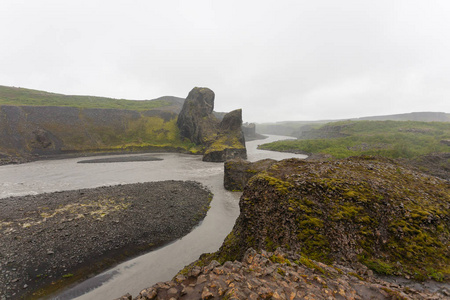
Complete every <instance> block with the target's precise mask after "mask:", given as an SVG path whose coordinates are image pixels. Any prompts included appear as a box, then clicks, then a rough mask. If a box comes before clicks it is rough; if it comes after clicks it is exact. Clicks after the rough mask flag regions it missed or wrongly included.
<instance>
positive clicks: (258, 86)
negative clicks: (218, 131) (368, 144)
mask: <svg viewBox="0 0 450 300" xmlns="http://www.w3.org/2000/svg"><path fill="white" fill-rule="evenodd" d="M0 85H7V86H16V87H25V88H33V89H39V90H45V91H49V92H56V93H63V94H74V95H95V96H106V97H113V98H125V99H134V100H141V99H154V98H157V97H160V96H164V95H172V96H179V97H186V96H187V94H188V93H189V91H190V90H191V89H192V88H193V87H195V86H202V87H209V88H211V89H212V90H213V91H214V92H215V94H216V101H215V110H217V111H230V110H233V109H236V108H242V109H243V114H244V121H251V122H268V121H282V120H317V119H341V118H350V117H362V116H370V115H384V114H395V113H405V112H413V111H443V112H447V113H449V112H450V1H448V0H442V1H439V0H433V1H425V0H424V1H414V0H404V1H395V0H389V1H380V0H377V1H364V0H352V1H350V0H340V1H336V0H324V1H318V0H314V1H310V0H308V1H302V0H296V1H282V0H278V1H264V0H254V1H245V0H240V1H230V0H228V1H206V0H205V1H193V0H189V1H188V0H185V1H170V0H164V1H150V0H142V1H140V0H126V1H116V0H108V1H106V0H104V1H103V0H102V1H95V0H88V1H85V0H76V1H72V0H64V1H61V0H54V1H49V0H45V1H44V0H39V1H37V0H29V1H20V0H0Z"/></svg>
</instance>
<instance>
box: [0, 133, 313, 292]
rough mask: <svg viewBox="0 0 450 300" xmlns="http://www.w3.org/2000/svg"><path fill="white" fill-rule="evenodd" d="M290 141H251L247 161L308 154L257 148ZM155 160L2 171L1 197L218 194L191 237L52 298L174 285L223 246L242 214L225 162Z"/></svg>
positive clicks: (166, 156) (66, 162)
mask: <svg viewBox="0 0 450 300" xmlns="http://www.w3.org/2000/svg"><path fill="white" fill-rule="evenodd" d="M288 138H290V137H282V136H269V137H268V138H267V139H265V140H257V141H251V142H247V143H246V147H247V154H248V160H249V161H257V160H260V159H264V158H272V159H276V160H281V159H285V158H290V157H298V158H305V157H306V156H304V155H296V154H290V153H282V152H272V151H264V150H258V149H256V148H257V146H258V145H259V144H262V143H269V142H272V141H275V140H280V139H288ZM134 155H142V154H134ZM147 155H148V154H147ZM151 156H153V157H157V158H161V159H162V160H160V161H148V162H124V163H98V164H96V163H94V164H79V163H77V162H78V161H80V160H82V159H81V158H71V159H61V160H45V161H36V162H32V163H27V164H22V165H7V166H2V167H0V198H5V197H9V196H20V195H27V194H39V193H44V192H54V191H62V190H74V189H81V188H94V187H99V186H108V185H116V184H127V183H137V182H148V181H163V180H194V181H197V182H200V183H202V184H203V185H204V186H206V187H207V188H209V189H210V190H211V191H212V193H213V194H214V198H213V201H212V202H211V208H210V210H209V211H208V214H207V216H206V217H205V219H204V220H203V221H202V222H201V224H200V225H199V226H197V227H196V228H195V229H194V230H193V231H192V232H190V233H189V234H188V235H186V236H184V237H183V238H181V239H179V240H177V241H175V242H173V243H171V244H169V245H166V246H164V247H162V248H160V249H158V250H155V251H152V252H150V253H147V254H144V255H141V256H139V257H136V258H134V259H131V260H129V261H126V262H124V263H122V264H119V265H117V266H115V267H113V268H112V269H110V270H107V271H105V272H103V273H101V274H99V275H97V276H95V277H92V278H90V279H88V280H86V281H84V282H82V283H80V284H78V285H76V286H74V287H72V288H70V289H68V290H66V291H64V292H62V293H61V294H59V295H58V296H54V297H53V298H52V299H74V298H76V299H79V300H83V299H114V298H118V297H120V296H122V295H124V294H126V293H131V294H132V295H133V296H136V295H137V294H138V293H139V292H140V291H141V290H142V289H144V288H146V287H149V286H151V285H153V284H155V283H157V282H159V281H166V280H170V279H171V278H172V277H173V276H174V275H175V274H176V273H177V272H178V271H179V270H180V269H182V268H183V267H184V266H185V265H187V264H189V263H191V262H193V261H194V260H196V259H198V257H199V256H200V255H201V254H202V253H205V252H214V251H217V250H218V249H219V247H220V246H221V245H222V242H223V240H224V239H225V237H226V236H227V234H228V233H229V232H230V231H231V229H232V228H233V225H234V222H235V220H236V218H237V217H238V215H239V197H240V193H233V192H229V191H226V190H225V189H224V188H223V163H209V162H203V161H202V160H201V157H200V156H193V155H185V154H177V153H158V154H152V155H151ZM103 157H106V156H103ZM103 157H98V158H103Z"/></svg>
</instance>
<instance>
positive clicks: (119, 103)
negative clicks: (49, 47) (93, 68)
mask: <svg viewBox="0 0 450 300" xmlns="http://www.w3.org/2000/svg"><path fill="white" fill-rule="evenodd" d="M171 104H172V103H171V102H170V101H168V100H165V99H161V100H150V101H149V100H147V101H136V100H124V99H112V98H105V97H92V96H69V95H62V94H55V93H48V92H43V91H37V90H30V89H24V88H15V87H6V86H0V105H14V106H23V105H28V106H69V107H80V108H114V109H127V110H138V111H143V110H149V109H155V108H160V107H164V106H170V105H171Z"/></svg>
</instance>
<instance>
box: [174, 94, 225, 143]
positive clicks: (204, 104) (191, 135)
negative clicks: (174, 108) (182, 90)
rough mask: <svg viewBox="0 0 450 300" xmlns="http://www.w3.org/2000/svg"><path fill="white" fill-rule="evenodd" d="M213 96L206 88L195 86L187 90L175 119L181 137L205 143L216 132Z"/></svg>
mask: <svg viewBox="0 0 450 300" xmlns="http://www.w3.org/2000/svg"><path fill="white" fill-rule="evenodd" d="M214 97H215V95H214V92H213V91H212V90H210V89H208V88H199V87H195V88H193V89H192V91H190V92H189V95H188V96H187V98H186V101H185V102H184V105H183V108H182V109H181V112H180V114H179V115H178V120H177V126H178V128H179V129H180V134H181V136H182V137H184V138H187V139H189V140H191V141H192V142H193V143H196V144H199V145H205V144H206V143H207V142H208V139H209V137H210V136H212V135H213V134H214V133H215V132H217V130H218V126H219V120H218V119H217V118H216V117H215V116H214V114H213V110H214Z"/></svg>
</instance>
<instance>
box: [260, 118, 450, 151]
mask: <svg viewBox="0 0 450 300" xmlns="http://www.w3.org/2000/svg"><path fill="white" fill-rule="evenodd" d="M336 127H339V128H340V129H339V133H340V134H342V135H346V136H345V137H338V138H327V139H310V140H289V141H278V142H273V143H269V144H264V145H261V146H260V147H259V148H260V149H266V150H274V151H300V152H304V153H321V154H329V155H332V156H333V157H335V158H346V157H349V156H355V155H379V156H384V157H389V158H415V157H418V156H421V155H425V154H429V153H433V152H448V151H449V147H448V146H447V145H444V144H443V143H441V142H440V141H441V140H444V139H450V123H447V122H415V121H343V122H335V123H328V124H326V125H323V126H321V127H319V129H318V130H317V132H326V131H330V130H333V129H336Z"/></svg>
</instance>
